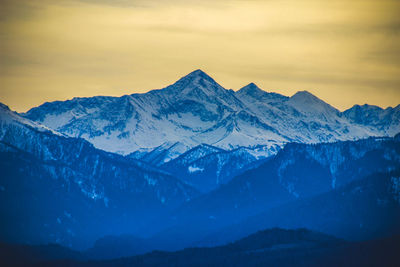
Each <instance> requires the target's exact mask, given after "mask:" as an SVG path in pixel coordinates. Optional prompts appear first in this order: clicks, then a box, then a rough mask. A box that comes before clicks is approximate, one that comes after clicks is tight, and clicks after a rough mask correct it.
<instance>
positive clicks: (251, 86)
mask: <svg viewBox="0 0 400 267" xmlns="http://www.w3.org/2000/svg"><path fill="white" fill-rule="evenodd" d="M248 89H258V90H261V89H260V87H258V86H257V84H255V83H253V82H251V83H249V84H248V85H245V86H243V87H242V88H240V89H239V91H240V90H248Z"/></svg>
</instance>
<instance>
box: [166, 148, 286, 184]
mask: <svg viewBox="0 0 400 267" xmlns="http://www.w3.org/2000/svg"><path fill="white" fill-rule="evenodd" d="M279 149H280V147H279V146H278V145H274V146H257V147H252V148H248V147H240V148H237V149H233V150H229V151H227V150H222V149H219V148H217V147H213V146H209V145H206V144H202V145H199V146H197V147H195V148H193V149H191V150H189V151H187V152H185V153H184V154H182V155H181V156H179V157H178V158H176V159H173V160H171V161H169V162H167V163H166V164H164V165H161V167H162V168H163V169H165V170H167V171H168V172H171V173H172V174H174V176H176V177H179V178H180V179H181V180H182V181H184V182H185V183H188V184H190V185H192V186H193V187H195V188H196V189H197V190H199V191H202V192H209V191H211V190H214V189H216V188H217V187H218V186H220V185H221V184H225V183H227V182H229V181H230V180H231V179H232V178H233V177H235V176H236V175H238V174H240V173H243V172H244V171H246V170H248V169H250V168H255V167H257V166H259V165H260V164H261V163H263V162H264V161H263V160H264V159H266V158H267V157H268V156H271V155H274V154H276V153H277V151H278V150H279Z"/></svg>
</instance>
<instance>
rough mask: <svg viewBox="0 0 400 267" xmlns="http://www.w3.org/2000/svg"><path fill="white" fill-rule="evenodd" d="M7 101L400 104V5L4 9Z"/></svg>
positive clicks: (154, 3) (278, 1)
mask: <svg viewBox="0 0 400 267" xmlns="http://www.w3.org/2000/svg"><path fill="white" fill-rule="evenodd" d="M0 4H1V6H0V101H1V102H3V103H5V104H7V105H9V106H10V108H12V109H14V110H17V111H26V110H27V109H29V108H31V107H33V106H37V105H39V104H41V103H43V102H45V101H53V100H65V99H70V98H72V97H74V96H93V95H112V96H120V95H124V94H131V93H136V92H146V91H149V90H150V89H155V88H162V87H165V86H167V85H169V84H171V83H173V82H174V81H176V80H177V79H179V78H180V77H182V76H184V75H186V74H187V73H189V72H191V71H193V70H195V69H198V68H201V69H202V70H204V71H205V72H207V73H208V74H209V75H210V76H212V77H213V78H214V79H215V80H216V81H217V82H219V83H220V84H221V85H222V86H224V87H225V88H232V89H234V90H237V89H239V88H241V87H242V86H244V85H246V84H248V83H250V82H254V83H256V84H257V85H258V86H260V87H261V88H263V89H264V90H266V91H273V92H279V93H282V94H284V95H289V96H290V95H292V94H294V93H295V92H296V91H299V90H308V91H310V92H312V93H313V94H315V95H316V96H318V97H319V98H321V99H323V100H324V101H326V102H328V103H330V104H332V105H333V106H335V107H337V108H339V109H340V110H343V109H346V108H349V107H351V106H352V105H353V104H364V103H369V104H375V105H379V106H382V107H387V106H396V105H397V104H400V15H399V14H400V1H399V0H374V1H370V0H330V1H326V0H292V1H291V0H265V1H263V0H247V1H235V0H213V1H211V0H169V1H168V0H131V1H129V0H57V1H55V0H0Z"/></svg>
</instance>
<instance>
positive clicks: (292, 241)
mask: <svg viewBox="0 0 400 267" xmlns="http://www.w3.org/2000/svg"><path fill="white" fill-rule="evenodd" d="M399 242H400V237H399V236H393V237H390V238H385V239H379V240H371V241H364V242H346V241H344V240H341V239H337V238H335V237H332V236H329V235H324V234H322V233H318V232H313V231H309V230H306V229H296V230H286V229H279V228H273V229H269V230H264V231H259V232H257V233H254V234H252V235H249V236H247V237H245V238H242V239H240V240H237V241H235V242H232V243H230V244H227V245H224V246H217V247H212V248H205V247H198V248H187V249H184V250H180V251H176V252H164V251H153V252H151V253H147V254H144V255H139V256H134V257H124V258H121V259H112V260H88V255H87V254H86V253H79V252H76V251H72V250H69V249H67V248H63V247H60V246H57V245H43V246H28V245H6V244H1V243H0V261H1V262H2V263H4V264H6V265H10V266H82V267H83V266H121V267H122V266H165V265H172V266H307V267H308V266H397V265H398V264H399V263H400V258H399V256H398V249H397V247H398V244H399Z"/></svg>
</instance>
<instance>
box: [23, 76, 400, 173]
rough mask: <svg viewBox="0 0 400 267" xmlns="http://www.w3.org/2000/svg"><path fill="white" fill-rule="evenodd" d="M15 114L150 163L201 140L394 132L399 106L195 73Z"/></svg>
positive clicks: (277, 141) (312, 139)
mask: <svg viewBox="0 0 400 267" xmlns="http://www.w3.org/2000/svg"><path fill="white" fill-rule="evenodd" d="M21 115H23V116H24V117H26V118H28V119H30V120H33V121H36V122H40V123H41V124H43V125H46V126H47V127H49V128H51V129H53V130H56V131H58V132H60V133H63V134H65V135H68V136H72V137H82V138H84V139H86V140H87V141H89V142H91V143H92V144H93V145H94V146H95V147H97V148H100V149H103V150H105V151H109V152H116V153H119V154H122V155H127V154H130V153H133V152H150V151H152V150H157V151H159V150H160V149H159V148H160V147H162V148H164V149H163V150H166V151H164V153H163V156H162V157H161V156H159V157H157V158H152V157H149V158H148V161H150V163H152V164H153V165H157V164H162V163H165V162H167V161H169V160H171V159H173V158H176V157H177V156H179V155H180V154H182V153H184V152H186V151H187V150H189V149H191V148H193V147H195V146H198V145H200V144H207V145H212V146H215V147H218V148H221V149H226V150H230V149H235V148H238V147H255V146H258V145H262V146H273V147H274V146H276V145H278V146H282V145H283V144H285V143H288V142H301V143H319V142H332V141H338V140H355V139H359V138H366V137H369V136H394V135H395V134H396V133H398V132H400V123H399V122H400V105H398V106H397V107H395V108H387V109H381V108H379V107H376V106H369V105H364V106H354V107H353V108H351V109H349V110H346V111H344V112H340V111H338V110H337V109H335V108H334V107H332V106H330V105H329V104H327V103H325V102H323V101H322V100H320V99H318V98H317V97H315V96H314V95H312V94H310V93H308V92H306V91H301V92H297V93H296V94H295V95H293V96H292V97H287V96H283V95H280V94H277V93H269V92H266V91H263V90H261V89H260V88H258V87H257V86H256V85H255V84H253V83H251V84H249V85H247V86H245V87H243V88H242V89H240V90H239V91H237V92H234V91H233V90H227V89H225V88H223V87H222V86H221V85H219V84H218V83H217V82H215V81H214V80H213V79H212V78H211V77H210V76H208V75H207V74H206V73H204V72H203V71H201V70H196V71H194V72H192V73H190V74H188V75H187V76H185V77H183V78H181V79H180V80H178V81H177V82H176V83H174V84H172V85H170V86H167V87H166V88H164V89H160V90H153V91H150V92H148V93H145V94H132V95H125V96H122V97H105V96H97V97H89V98H74V99H72V100H68V101H55V102H49V103H45V104H43V105H41V106H39V107H36V108H32V109H31V110H29V111H28V112H27V113H25V114H21ZM269 154H270V152H269V151H267V150H266V156H268V155H269ZM153 160H154V162H153Z"/></svg>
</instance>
